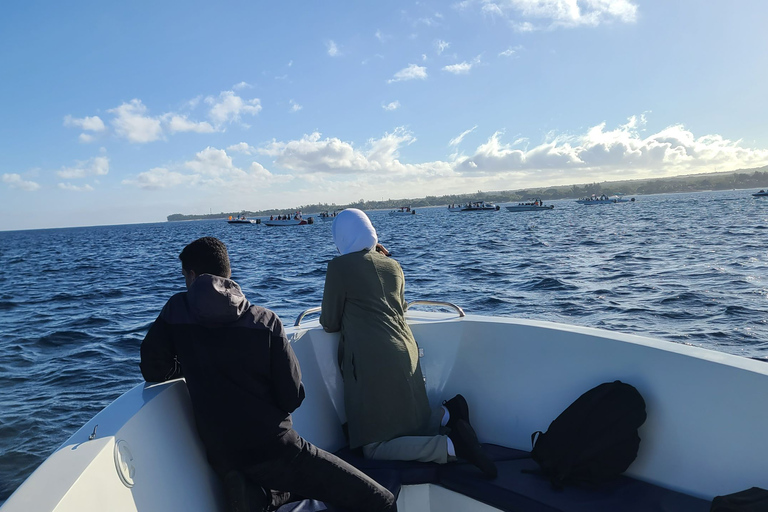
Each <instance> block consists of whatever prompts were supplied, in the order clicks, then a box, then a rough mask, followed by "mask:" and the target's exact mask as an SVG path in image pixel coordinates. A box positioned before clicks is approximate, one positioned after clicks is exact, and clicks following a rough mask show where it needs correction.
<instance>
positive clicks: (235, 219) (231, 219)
mask: <svg viewBox="0 0 768 512" xmlns="http://www.w3.org/2000/svg"><path fill="white" fill-rule="evenodd" d="M227 224H261V219H248V218H246V217H245V215H241V216H240V217H232V216H231V215H230V216H229V218H228V219H227Z"/></svg>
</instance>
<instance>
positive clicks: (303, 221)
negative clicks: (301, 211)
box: [264, 215, 315, 226]
mask: <svg viewBox="0 0 768 512" xmlns="http://www.w3.org/2000/svg"><path fill="white" fill-rule="evenodd" d="M314 222H315V221H314V219H313V218H312V217H306V218H305V217H302V216H301V215H298V216H294V217H289V218H286V219H283V218H279V219H269V220H265V221H264V225H265V226H306V225H307V224H314Z"/></svg>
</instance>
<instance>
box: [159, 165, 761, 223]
mask: <svg viewBox="0 0 768 512" xmlns="http://www.w3.org/2000/svg"><path fill="white" fill-rule="evenodd" d="M753 188H768V166H765V167H759V168H755V169H741V170H738V171H726V172H714V173H707V174H689V175H684V176H671V177H668V178H649V179H639V180H623V181H605V182H602V183H591V184H585V185H560V186H556V187H538V188H529V189H518V190H505V191H496V192H480V191H478V192H476V193H472V194H459V195H444V196H427V197H423V198H416V199H388V200H386V201H358V202H355V203H349V204H345V205H337V204H327V203H317V204H309V205H303V206H297V207H292V208H273V209H270V210H257V211H248V210H241V211H237V212H220V213H209V214H189V215H187V214H181V213H174V214H172V215H168V217H167V220H168V222H180V221H185V220H218V219H227V218H229V216H230V215H231V216H232V217H239V216H241V215H245V216H246V217H267V216H270V215H286V214H292V213H294V212H297V211H300V212H302V213H303V214H304V215H316V214H318V213H320V212H323V211H328V212H333V211H334V210H343V209H345V208H359V209H360V210H366V211H374V210H390V209H395V208H400V207H401V206H410V207H411V208H414V209H415V208H428V207H440V206H445V205H448V204H453V203H466V202H468V201H486V202H494V203H511V202H519V201H525V200H528V199H532V198H535V199H542V200H544V201H551V200H555V199H578V198H580V197H588V196H591V195H592V194H595V195H598V196H599V195H602V194H605V195H607V196H612V195H625V196H629V195H653V194H671V193H686V192H706V191H713V192H714V191H718V190H731V189H737V190H747V189H753Z"/></svg>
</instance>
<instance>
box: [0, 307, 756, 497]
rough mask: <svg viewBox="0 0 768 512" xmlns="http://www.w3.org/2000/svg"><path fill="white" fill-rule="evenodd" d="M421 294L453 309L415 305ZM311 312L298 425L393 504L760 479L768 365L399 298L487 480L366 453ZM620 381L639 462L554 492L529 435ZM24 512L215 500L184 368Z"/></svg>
mask: <svg viewBox="0 0 768 512" xmlns="http://www.w3.org/2000/svg"><path fill="white" fill-rule="evenodd" d="M424 305H427V306H429V307H430V308H436V307H437V308H441V307H442V308H451V309H452V310H453V311H451V312H441V311H424V310H421V311H419V309H423V306H424ZM414 306H419V308H416V307H414ZM319 312H320V308H319V307H317V308H311V309H308V310H307V311H305V312H303V313H302V314H301V315H300V316H299V317H298V318H297V319H296V321H295V323H294V325H293V327H286V335H287V337H288V340H289V341H290V345H291V347H292V348H293V351H294V352H295V354H296V357H297V358H298V360H299V363H300V365H301V371H302V381H303V384H304V387H305V388H306V390H307V393H306V398H305V400H304V402H303V404H302V405H301V407H299V409H297V410H296V411H295V412H294V413H293V424H294V428H295V429H296V431H297V432H299V433H300V434H301V435H302V436H303V437H305V438H306V439H308V440H310V441H311V442H312V443H313V444H315V445H316V446H318V447H319V448H322V449H324V450H326V451H329V452H333V453H336V454H337V455H338V456H340V457H342V458H344V459H345V460H347V461H348V462H350V463H351V464H353V465H356V466H357V467H359V468H360V469H362V470H363V471H365V472H366V473H368V474H369V475H370V476H371V477H372V478H374V479H376V480H377V481H379V482H380V483H382V485H385V486H387V487H388V488H389V489H390V491H392V493H393V494H394V495H395V496H396V497H397V507H398V510H402V511H413V510H419V511H426V512H432V511H434V512H437V511H445V510H448V511H458V510H471V511H491V510H504V511H523V512H529V511H542V510H551V511H555V510H557V511H563V512H576V511H579V512H584V511H587V510H588V511H637V512H640V511H642V512H653V511H658V512H661V511H675V512H707V511H709V510H710V507H711V505H712V502H713V498H715V497H716V496H723V495H732V494H735V493H739V492H741V491H745V490H748V489H751V488H754V487H759V488H763V489H764V488H768V476H766V475H768V443H765V432H766V431H768V408H766V407H763V406H762V405H761V404H762V403H763V402H764V401H765V397H766V396H768V365H767V364H766V363H765V362H763V361H759V360H755V359H749V358H746V357H741V356H737V355H731V354H727V353H723V352H716V351H713V350H708V349H704V348H701V347H698V346H694V345H690V344H682V343H675V342H672V341H663V340H659V339H654V338H650V337H647V336H638V335H630V334H622V333H618V332H611V331H607V330H604V329H596V328H591V327H582V326H575V325H565V324H561V323H553V322H548V321H539V320H530V319H514V318H505V317H498V316H480V315H468V314H465V313H464V311H463V310H462V309H461V308H460V307H458V306H456V305H453V304H448V303H435V302H432V301H413V302H411V303H409V304H408V305H407V307H406V321H407V322H408V325H409V326H410V329H411V331H412V332H413V335H414V337H415V339H416V341H417V342H418V345H419V348H420V356H421V357H420V364H421V367H422V369H423V373H424V375H425V377H426V380H425V382H426V388H427V395H428V399H429V402H430V404H431V405H432V406H434V407H437V406H439V405H440V404H441V401H442V400H444V399H445V397H450V396H453V395H455V394H456V393H461V394H462V395H463V396H464V397H465V398H466V400H467V402H468V403H470V404H472V405H471V418H472V425H473V427H474V429H475V431H476V432H477V436H478V439H479V441H480V443H482V449H483V450H484V451H485V452H486V453H487V454H488V456H489V457H491V458H492V459H493V461H494V462H495V465H496V466H497V468H498V476H497V477H496V478H492V479H490V478H487V477H484V476H483V474H482V473H481V472H480V471H479V470H478V469H477V468H476V467H475V466H474V465H472V464H469V463H467V462H464V461H463V460H461V459H460V460H458V461H455V462H449V463H447V464H441V465H438V464H435V463H426V462H403V461H397V462H392V461H376V460H370V459H364V458H362V457H361V456H359V455H356V453H355V452H354V451H352V450H350V449H349V448H348V446H347V441H346V439H345V436H344V430H343V424H344V423H345V421H346V412H345V405H344V396H343V389H344V386H343V381H342V377H341V374H340V371H339V367H338V365H337V364H336V360H337V350H338V344H339V338H340V335H339V333H328V332H325V330H324V329H323V328H322V326H320V324H319V322H318V321H317V320H315V319H309V317H308V315H310V314H316V313H319ZM305 317H306V318H305ZM617 380H618V381H621V382H623V383H626V384H629V385H631V386H634V387H635V388H636V390H637V391H638V392H639V394H640V396H641V397H642V399H643V400H644V405H645V411H646V412H647V419H646V421H644V423H642V425H641V426H640V427H639V430H637V434H638V435H639V439H638V443H639V445H638V448H637V451H636V453H637V456H636V458H634V460H633V461H631V463H630V465H629V466H628V468H627V469H626V470H625V471H624V472H623V473H622V474H621V475H620V476H616V477H614V478H613V479H611V480H610V481H607V482H603V483H601V484H592V485H573V484H568V483H566V484H565V485H564V486H562V488H559V489H558V488H556V487H555V486H554V483H553V482H554V481H550V479H549V478H547V477H545V476H543V473H542V469H541V467H540V466H539V464H538V463H537V459H536V458H534V452H532V451H531V445H532V439H533V437H532V434H533V435H534V437H535V435H536V433H537V432H539V437H538V438H536V446H538V444H539V442H540V439H541V437H542V436H546V435H548V434H547V433H545V434H540V432H541V431H545V430H548V428H547V427H548V426H550V424H552V427H551V428H550V429H549V430H553V429H554V423H552V422H553V420H555V418H559V416H560V414H561V413H563V411H564V410H565V409H566V408H569V405H570V404H573V403H574V401H575V400H576V399H577V398H579V396H580V395H582V394H584V393H585V392H586V391H588V390H590V389H594V388H595V387H598V386H599V385H601V384H602V383H608V382H614V381H617ZM310 390H311V392H310ZM442 403H444V402H442ZM752 492H755V490H754V489H752ZM297 507H298V508H297ZM31 510H34V511H38V512H55V511H63V510H77V511H82V512H97V511H98V512H101V511H104V510H126V511H129V510H130V511H134V512H150V511H158V510H184V511H188V512H211V511H222V512H223V511H224V510H227V508H226V503H225V500H224V493H223V489H222V485H221V483H220V481H219V479H218V478H217V476H216V475H215V473H214V472H213V470H212V469H211V466H210V465H209V464H208V462H207V460H206V454H205V450H204V448H203V445H202V443H201V441H200V437H199V436H198V434H197V431H196V428H195V421H194V417H193V414H192V409H191V404H190V398H189V393H188V391H187V387H186V383H185V381H184V379H183V378H182V379H177V380H172V381H167V382H163V383H142V384H139V385H137V386H136V387H134V388H133V389H131V390H128V391H127V392H126V393H125V394H124V395H122V396H121V397H119V398H118V399H117V400H115V401H114V402H113V403H112V404H111V405H109V406H107V407H106V408H105V409H104V410H102V411H101V412H100V413H98V414H97V415H96V416H94V417H93V418H92V419H90V420H89V421H88V422H87V423H86V424H85V425H84V426H83V427H82V428H80V430H78V431H77V432H76V433H75V434H74V435H72V437H71V438H70V439H69V440H67V441H66V442H65V443H64V444H63V445H62V446H61V447H60V448H59V449H57V450H56V451H55V452H54V453H53V454H52V455H51V456H50V457H48V459H47V460H45V461H44V462H43V463H42V465H41V466H40V467H38V469H37V470H36V471H35V472H34V473H32V475H31V476H29V478H27V480H26V481H25V482H24V483H22V484H21V485H20V486H19V487H18V489H16V491H15V492H14V493H13V494H12V495H11V496H10V497H9V498H8V500H7V501H6V502H5V504H4V505H2V506H0V512H27V511H31ZM297 510H306V511H310V510H312V511H319V510H327V507H326V506H325V505H324V504H323V503H320V502H313V501H310V500H305V501H304V502H298V503H290V504H286V505H283V507H281V508H279V509H278V512H288V511H294V512H295V511H297ZM712 510H715V509H714V508H712ZM717 510H726V509H717ZM728 510H736V509H728ZM754 510H757V509H754ZM761 510H762V509H761Z"/></svg>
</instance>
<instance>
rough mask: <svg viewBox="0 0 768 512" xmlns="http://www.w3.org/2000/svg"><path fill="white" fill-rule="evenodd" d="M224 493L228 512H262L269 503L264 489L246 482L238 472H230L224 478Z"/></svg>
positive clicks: (243, 476)
mask: <svg viewBox="0 0 768 512" xmlns="http://www.w3.org/2000/svg"><path fill="white" fill-rule="evenodd" d="M224 491H225V492H226V495H227V505H228V506H229V512H262V511H265V510H267V507H268V506H269V504H270V501H271V499H270V498H268V497H267V495H266V493H265V492H264V489H262V488H261V487H260V486H258V485H255V484H253V483H251V482H250V481H248V479H247V478H246V477H245V475H243V474H242V473H241V472H239V471H230V472H229V473H227V474H226V475H225V476H224Z"/></svg>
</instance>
